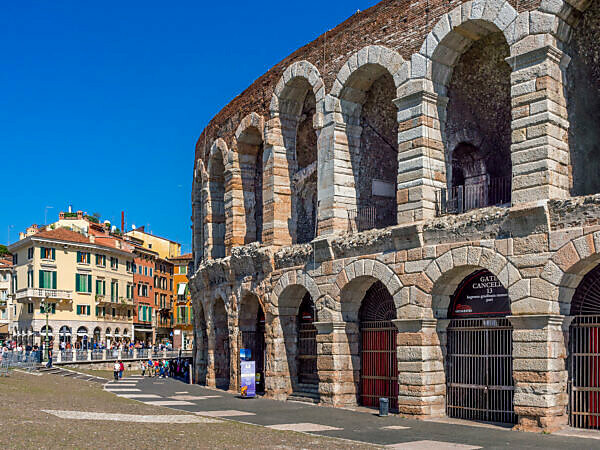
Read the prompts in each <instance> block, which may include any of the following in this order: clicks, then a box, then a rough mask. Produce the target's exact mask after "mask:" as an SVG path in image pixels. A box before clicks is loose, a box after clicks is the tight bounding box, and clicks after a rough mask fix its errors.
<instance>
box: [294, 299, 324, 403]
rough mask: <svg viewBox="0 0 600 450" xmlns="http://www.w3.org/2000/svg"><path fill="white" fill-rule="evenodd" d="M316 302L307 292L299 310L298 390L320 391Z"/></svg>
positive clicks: (316, 392)
mask: <svg viewBox="0 0 600 450" xmlns="http://www.w3.org/2000/svg"><path fill="white" fill-rule="evenodd" d="M315 313H316V312H315V304H314V303H313V300H312V297H311V296H310V294H309V293H308V292H307V293H306V294H305V295H304V297H303V298H302V303H301V304H300V309H299V311H298V363H297V364H298V390H299V391H301V392H312V393H315V394H318V393H319V373H318V372H317V329H316V328H315V325H314V322H315Z"/></svg>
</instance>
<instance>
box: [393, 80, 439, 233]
mask: <svg viewBox="0 0 600 450" xmlns="http://www.w3.org/2000/svg"><path fill="white" fill-rule="evenodd" d="M398 93H399V96H398V98H397V99H396V100H394V103H395V104H396V107H397V108H398V190H397V202H398V224H403V223H412V222H416V221H420V220H424V219H429V218H432V217H435V215H436V205H435V202H436V192H437V191H440V190H441V189H443V188H446V162H445V157H444V144H443V141H442V134H441V130H442V129H443V123H444V121H445V114H446V105H447V103H448V98H447V97H443V96H441V95H438V94H435V93H433V88H432V87H431V86H430V82H428V81H426V80H409V81H407V82H406V83H405V84H403V85H402V86H401V87H400V88H399V90H398Z"/></svg>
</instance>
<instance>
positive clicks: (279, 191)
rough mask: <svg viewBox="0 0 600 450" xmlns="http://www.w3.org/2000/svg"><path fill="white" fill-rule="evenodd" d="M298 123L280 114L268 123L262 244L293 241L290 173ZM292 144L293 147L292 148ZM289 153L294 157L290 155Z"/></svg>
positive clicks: (266, 127) (277, 244) (285, 243)
mask: <svg viewBox="0 0 600 450" xmlns="http://www.w3.org/2000/svg"><path fill="white" fill-rule="evenodd" d="M295 136H296V123H294V121H293V120H289V119H287V120H286V119H285V118H282V117H280V116H277V117H274V118H273V119H271V120H269V121H268V122H267V123H266V126H265V144H264V157H263V160H264V161H266V162H265V165H264V171H263V243H264V244H265V245H275V246H286V245H291V244H292V236H293V231H292V230H291V227H290V224H289V222H290V219H291V217H292V191H291V186H290V174H291V173H294V169H295V167H290V161H294V162H295ZM290 147H291V148H290ZM290 156H292V157H291V158H290Z"/></svg>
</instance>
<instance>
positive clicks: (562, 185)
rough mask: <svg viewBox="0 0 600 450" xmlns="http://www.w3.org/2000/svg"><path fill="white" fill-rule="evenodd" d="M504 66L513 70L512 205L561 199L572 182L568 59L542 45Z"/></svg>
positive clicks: (552, 47) (553, 48) (514, 58)
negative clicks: (566, 94)
mask: <svg viewBox="0 0 600 450" xmlns="http://www.w3.org/2000/svg"><path fill="white" fill-rule="evenodd" d="M518 51H519V49H511V53H513V52H518ZM507 61H508V63H509V64H510V65H511V67H512V69H513V72H512V74H511V97H512V144H511V155H512V162H513V168H512V176H513V180H512V183H513V184H512V203H513V204H519V203H527V202H533V201H538V200H545V199H553V198H566V197H568V196H569V190H570V187H571V184H572V182H571V181H572V180H571V173H570V162H569V161H570V158H569V143H568V138H569V121H568V115H567V108H566V106H567V102H566V99H565V94H564V84H565V72H564V71H565V69H566V66H567V65H568V63H569V61H570V58H569V57H568V56H566V55H565V54H564V53H563V52H562V51H561V50H559V49H558V48H556V47H555V46H554V45H546V46H544V47H539V48H535V49H533V50H529V49H527V48H526V49H525V50H524V51H523V52H522V53H517V54H513V55H512V56H510V57H509V58H507Z"/></svg>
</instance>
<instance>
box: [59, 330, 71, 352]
mask: <svg viewBox="0 0 600 450" xmlns="http://www.w3.org/2000/svg"><path fill="white" fill-rule="evenodd" d="M58 338H59V342H60V344H61V347H62V344H64V345H67V344H70V343H71V329H70V328H69V327H68V326H66V325H63V326H62V327H60V331H59V332H58Z"/></svg>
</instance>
